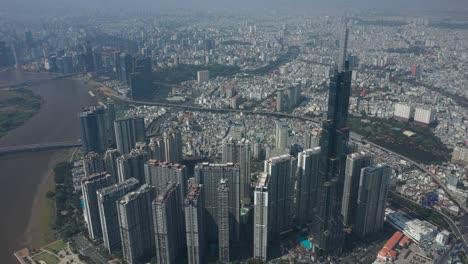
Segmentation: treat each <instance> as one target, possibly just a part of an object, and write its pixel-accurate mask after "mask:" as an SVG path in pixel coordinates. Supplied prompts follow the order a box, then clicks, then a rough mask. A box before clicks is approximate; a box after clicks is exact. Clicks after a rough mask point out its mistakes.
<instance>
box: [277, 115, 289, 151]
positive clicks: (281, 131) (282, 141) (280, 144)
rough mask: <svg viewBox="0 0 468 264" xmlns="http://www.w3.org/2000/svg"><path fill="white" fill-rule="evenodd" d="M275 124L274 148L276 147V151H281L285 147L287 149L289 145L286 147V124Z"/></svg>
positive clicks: (287, 135) (279, 122)
mask: <svg viewBox="0 0 468 264" xmlns="http://www.w3.org/2000/svg"><path fill="white" fill-rule="evenodd" d="M275 124H276V137H275V140H276V144H275V146H276V149H277V150H279V151H283V150H285V149H286V148H287V147H289V145H288V137H289V134H288V131H289V128H288V124H287V123H284V122H281V121H279V120H277V121H275Z"/></svg>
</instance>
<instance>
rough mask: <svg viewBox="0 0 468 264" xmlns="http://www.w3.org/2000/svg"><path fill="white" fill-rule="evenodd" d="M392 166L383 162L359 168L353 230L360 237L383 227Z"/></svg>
mask: <svg viewBox="0 0 468 264" xmlns="http://www.w3.org/2000/svg"><path fill="white" fill-rule="evenodd" d="M391 174H392V168H391V167H390V166H388V165H385V164H379V165H377V166H374V167H366V168H363V169H362V170H361V180H360V182H359V194H358V204H357V213H356V221H355V225H354V229H353V232H354V233H356V234H357V235H358V236H360V237H365V236H367V235H369V234H372V233H376V232H379V231H380V230H382V228H383V223H384V217H385V203H386V201H387V194H388V183H389V181H390V176H391Z"/></svg>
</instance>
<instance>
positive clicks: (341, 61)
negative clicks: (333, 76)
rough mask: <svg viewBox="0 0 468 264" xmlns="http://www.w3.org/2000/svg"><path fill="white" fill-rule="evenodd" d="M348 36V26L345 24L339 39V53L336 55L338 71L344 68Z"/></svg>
mask: <svg viewBox="0 0 468 264" xmlns="http://www.w3.org/2000/svg"><path fill="white" fill-rule="evenodd" d="M348 37H349V28H348V27H347V26H346V27H345V29H344V32H343V34H342V35H341V39H340V54H339V57H338V71H339V72H343V71H345V68H346V63H347V59H348Z"/></svg>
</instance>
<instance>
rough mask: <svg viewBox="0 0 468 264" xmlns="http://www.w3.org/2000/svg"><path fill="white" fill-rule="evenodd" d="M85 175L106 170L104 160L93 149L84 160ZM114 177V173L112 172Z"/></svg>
mask: <svg viewBox="0 0 468 264" xmlns="http://www.w3.org/2000/svg"><path fill="white" fill-rule="evenodd" d="M82 163H83V169H84V173H85V177H89V176H91V175H93V174H96V173H99V172H104V171H106V169H105V166H104V160H103V159H102V157H101V156H100V155H99V154H97V153H96V152H94V151H92V152H89V153H88V154H86V155H85V156H84V158H83V160H82ZM111 176H112V177H114V175H112V174H111Z"/></svg>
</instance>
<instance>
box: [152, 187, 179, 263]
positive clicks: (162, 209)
mask: <svg viewBox="0 0 468 264" xmlns="http://www.w3.org/2000/svg"><path fill="white" fill-rule="evenodd" d="M180 191H181V190H180V186H179V184H177V183H169V184H168V185H167V186H166V189H165V190H164V191H163V192H162V193H161V194H159V195H158V196H157V197H156V199H155V200H154V201H153V205H152V207H153V220H154V235H155V244H156V262H157V263H160V264H170V263H175V260H176V258H177V256H178V254H179V252H180V250H181V249H182V248H183V246H184V244H185V240H186V239H185V228H184V227H185V226H184V214H183V211H182V207H181V206H180V205H181V202H180V201H179V199H180V194H179V192H180Z"/></svg>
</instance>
